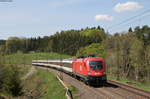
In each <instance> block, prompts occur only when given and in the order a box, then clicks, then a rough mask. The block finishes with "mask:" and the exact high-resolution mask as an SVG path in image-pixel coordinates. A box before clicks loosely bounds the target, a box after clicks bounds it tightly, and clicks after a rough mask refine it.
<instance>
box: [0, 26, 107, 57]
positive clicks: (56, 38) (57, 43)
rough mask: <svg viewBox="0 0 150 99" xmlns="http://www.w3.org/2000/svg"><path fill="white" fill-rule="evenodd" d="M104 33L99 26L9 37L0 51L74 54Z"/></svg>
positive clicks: (99, 40) (96, 40) (102, 37)
mask: <svg viewBox="0 0 150 99" xmlns="http://www.w3.org/2000/svg"><path fill="white" fill-rule="evenodd" d="M106 35H107V34H106V33H105V31H104V29H103V28H101V27H100V26H98V27H93V28H86V29H81V30H68V31H61V32H56V33H55V34H54V35H51V36H45V37H43V38H41V37H37V38H18V37H10V38H8V40H6V41H5V43H2V44H1V46H0V52H3V53H4V54H12V53H16V52H17V51H21V52H23V53H28V52H33V51H34V52H57V53H63V54H68V55H75V54H76V52H77V50H79V48H81V47H85V46H87V45H90V44H92V43H100V42H102V41H103V40H104V39H105V38H106Z"/></svg>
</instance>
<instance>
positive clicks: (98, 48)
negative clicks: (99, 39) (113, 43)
mask: <svg viewBox="0 0 150 99" xmlns="http://www.w3.org/2000/svg"><path fill="white" fill-rule="evenodd" d="M88 55H96V56H101V57H105V51H104V47H103V46H102V45H101V44H100V43H93V44H91V45H89V46H86V47H83V48H81V49H80V50H79V51H78V52H77V54H76V56H77V57H79V56H88Z"/></svg>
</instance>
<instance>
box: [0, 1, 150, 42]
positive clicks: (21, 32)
mask: <svg viewBox="0 0 150 99" xmlns="http://www.w3.org/2000/svg"><path fill="white" fill-rule="evenodd" d="M148 9H150V0H129V1H128V0H13V2H0V39H7V38H8V37H10V36H18V37H37V36H49V35H52V34H54V33H55V32H56V31H61V30H69V29H81V28H86V27H93V26H98V25H100V26H101V27H103V28H104V29H106V30H107V31H109V32H110V33H111V34H112V33H114V32H122V31H125V30H127V29H128V28H129V27H130V26H131V27H135V26H137V25H140V26H142V25H149V26H150V11H149V12H148V13H146V14H144V15H143V16H141V17H137V18H136V19H134V20H133V22H131V21H129V23H127V24H122V25H119V26H117V25H116V24H117V23H120V22H122V21H123V20H125V19H128V18H130V17H132V16H135V15H137V14H139V13H142V12H143V11H145V10H148ZM109 27H111V28H109Z"/></svg>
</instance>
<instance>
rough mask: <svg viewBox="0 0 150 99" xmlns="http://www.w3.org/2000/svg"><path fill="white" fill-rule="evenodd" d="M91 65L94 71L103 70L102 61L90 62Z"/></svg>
mask: <svg viewBox="0 0 150 99" xmlns="http://www.w3.org/2000/svg"><path fill="white" fill-rule="evenodd" d="M89 65H90V68H91V69H92V70H101V69H102V68H103V66H102V62H101V61H90V62H89Z"/></svg>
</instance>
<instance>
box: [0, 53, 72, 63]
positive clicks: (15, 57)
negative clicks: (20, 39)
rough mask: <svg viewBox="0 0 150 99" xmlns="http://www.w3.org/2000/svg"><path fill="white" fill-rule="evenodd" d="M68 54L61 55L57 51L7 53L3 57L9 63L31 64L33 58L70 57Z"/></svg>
mask: <svg viewBox="0 0 150 99" xmlns="http://www.w3.org/2000/svg"><path fill="white" fill-rule="evenodd" d="M70 57H71V56H68V55H61V54H57V53H28V54H23V53H16V54H11V55H7V56H5V57H4V58H3V62H4V63H9V64H31V63H32V60H51V59H64V58H70Z"/></svg>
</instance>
